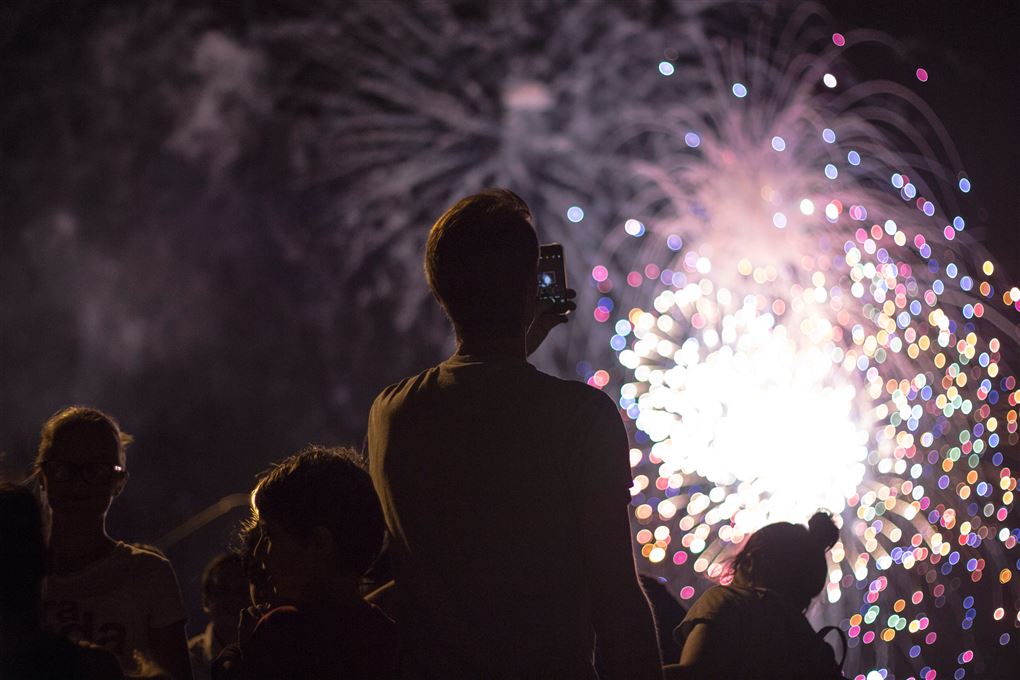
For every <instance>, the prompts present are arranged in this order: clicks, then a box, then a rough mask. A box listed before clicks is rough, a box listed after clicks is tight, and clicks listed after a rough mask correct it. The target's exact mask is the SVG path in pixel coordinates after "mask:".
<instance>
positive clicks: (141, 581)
mask: <svg viewBox="0 0 1020 680" xmlns="http://www.w3.org/2000/svg"><path fill="white" fill-rule="evenodd" d="M185 618H186V616H185V613H184V605H183V604H182V603H181V592H180V589H179V588H178V587H177V577H176V576H175V575H174V570H173V567H172V566H170V562H169V561H168V560H167V559H166V558H165V557H163V556H162V555H158V554H156V553H155V552H152V551H150V550H147V549H144V548H141V547H138V546H134V545H130V544H127V543H123V542H120V541H118V542H117V544H116V545H115V546H114V548H113V550H112V551H111V552H110V554H109V555H107V556H106V557H104V558H103V559H101V560H99V561H97V562H94V563H93V564H90V565H89V566H87V567H86V568H84V569H82V570H81V571H79V572H77V573H74V574H70V575H63V576H56V575H54V576H50V577H48V578H47V579H46V583H45V585H44V589H43V625H44V626H45V627H46V628H47V629H48V630H50V631H52V632H54V633H57V634H59V635H66V636H67V637H69V638H70V639H72V640H84V641H86V642H91V643H92V644H95V645H97V646H99V647H102V648H104V649H107V650H109V651H111V652H113V653H114V654H115V655H116V657H117V660H118V661H119V662H120V664H121V667H122V668H124V670H125V672H131V671H133V670H134V669H135V661H134V659H133V654H134V652H135V651H136V650H137V651H139V652H141V653H142V654H143V655H144V656H145V657H147V658H151V653H150V647H149V629H150V628H162V627H164V626H169V625H171V624H174V623H180V622H181V621H184V620H185Z"/></svg>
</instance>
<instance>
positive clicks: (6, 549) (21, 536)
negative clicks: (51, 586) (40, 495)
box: [0, 482, 46, 612]
mask: <svg viewBox="0 0 1020 680" xmlns="http://www.w3.org/2000/svg"><path fill="white" fill-rule="evenodd" d="M0 554H2V555H3V559H0V610H2V611H7V612H16V611H24V610H26V609H28V608H30V607H32V606H34V605H35V604H38V600H39V597H40V596H41V590H40V588H41V587H42V579H43V575H44V573H45V571H46V541H45V538H44V537H43V522H42V511H41V510H40V508H39V501H38V500H37V499H36V497H35V495H34V494H33V493H32V492H31V491H30V490H29V489H28V488H26V487H25V486H22V485H20V484H12V483H10V482H0Z"/></svg>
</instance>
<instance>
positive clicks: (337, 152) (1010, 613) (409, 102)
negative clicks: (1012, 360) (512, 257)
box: [259, 0, 1020, 680]
mask: <svg viewBox="0 0 1020 680" xmlns="http://www.w3.org/2000/svg"><path fill="white" fill-rule="evenodd" d="M476 5H477V4H476V3H459V2H432V3H422V4H420V5H416V6H414V7H413V8H411V7H409V6H406V5H403V4H398V3H390V2H355V3H348V4H346V5H344V6H343V7H342V8H340V9H337V10H335V11H332V12H333V13H330V12H325V13H323V12H318V13H316V16H315V18H314V20H309V21H301V20H293V21H290V22H285V23H283V24H278V25H275V26H274V27H272V28H271V29H268V30H266V31H264V32H263V33H262V34H261V35H260V36H259V39H260V40H261V41H262V42H263V43H264V44H265V45H267V46H268V48H267V49H269V50H270V52H272V51H274V50H275V51H283V52H285V53H287V54H288V55H289V59H290V63H293V64H295V77H293V78H291V79H289V80H288V81H287V82H288V83H290V85H289V86H288V89H287V91H286V92H285V93H284V96H283V100H284V101H285V102H286V103H287V104H286V108H287V109H288V110H289V111H290V112H291V115H292V116H293V118H294V120H295V124H294V129H295V130H297V131H298V133H297V134H296V137H295V139H294V149H295V151H294V158H295V163H296V170H295V173H294V175H295V176H296V177H299V178H301V180H300V182H299V184H301V186H298V187H297V190H298V191H299V192H300V191H305V190H307V191H309V192H311V193H312V194H314V195H316V196H320V197H321V196H323V195H327V196H330V198H329V200H327V201H326V202H325V203H324V205H322V206H316V210H315V212H316V213H317V214H321V215H323V216H325V218H326V220H325V222H326V223H325V224H324V225H323V227H324V229H323V234H322V235H321V236H320V237H318V238H319V240H318V241H315V243H317V244H319V245H320V246H323V245H324V246H325V247H324V248H320V251H321V252H322V253H324V254H326V255H328V256H330V257H332V256H333V255H334V254H338V255H339V257H337V259H336V262H337V264H335V265H334V266H332V267H324V268H322V271H325V272H332V273H335V274H336V276H338V277H339V278H340V279H341V280H344V281H346V282H348V284H349V286H348V287H349V288H353V289H354V290H355V292H356V293H357V291H362V292H364V296H362V295H361V294H360V293H357V294H356V299H362V297H364V299H366V300H371V301H372V304H383V305H384V306H385V305H389V306H390V307H392V308H393V309H395V310H396V316H397V317H399V319H400V321H399V323H398V324H397V328H396V330H397V331H398V332H405V333H410V329H412V328H413V329H416V330H415V331H414V333H415V339H416V340H418V339H419V337H420V329H421V325H422V324H421V321H422V319H421V314H422V310H424V309H427V308H431V303H430V302H428V301H427V299H426V291H425V290H424V288H423V287H420V286H419V287H417V288H415V287H413V286H411V285H410V284H409V283H408V282H410V281H417V280H419V279H420V273H419V267H420V265H419V259H418V257H417V254H418V253H419V252H420V250H421V244H422V242H423V240H424V235H425V232H426V229H427V226H428V224H429V223H430V222H431V220H432V219H434V218H435V216H436V215H438V214H440V213H441V211H442V210H443V209H444V208H445V207H446V206H447V205H449V204H450V203H452V202H453V200H455V199H456V198H457V197H459V196H462V195H464V194H466V193H469V192H471V191H473V190H476V189H478V188H481V187H483V186H486V185H491V184H504V185H507V186H510V187H512V188H514V189H515V190H517V191H518V192H519V193H521V194H522V195H523V196H524V197H525V198H526V199H527V200H528V201H529V203H531V205H532V207H533V210H534V212H535V215H536V218H537V222H538V224H539V229H540V231H541V232H542V234H543V238H544V240H558V241H560V242H562V243H564V245H565V248H566V251H567V253H568V262H569V266H570V276H571V278H572V279H573V281H574V282H575V286H576V287H578V288H579V289H580V308H581V309H582V310H585V309H587V310H590V312H591V314H590V316H589V315H588V314H587V313H585V314H583V315H580V314H579V317H580V318H578V319H577V320H576V321H575V322H573V323H572V324H570V329H569V332H567V333H563V334H561V335H562V336H563V337H560V338H558V339H557V340H555V341H554V344H555V347H554V351H553V352H552V353H551V356H552V360H553V362H554V363H555V364H556V365H557V367H558V368H559V369H560V371H561V372H566V371H568V370H569V371H575V370H576V372H577V373H578V374H579V375H580V377H581V378H582V379H584V380H587V381H588V382H589V383H590V384H592V385H594V386H596V387H599V388H603V389H606V390H608V391H611V392H612V393H614V396H618V398H619V403H620V407H621V410H622V411H623V412H625V413H626V415H627V417H628V419H629V421H630V422H631V423H632V425H633V427H632V432H633V449H632V450H631V461H632V464H633V468H634V486H633V488H632V493H633V513H634V527H635V538H636V550H637V551H638V552H639V554H640V556H641V558H640V559H641V564H642V567H643V568H645V569H649V570H653V571H656V572H658V573H660V574H662V575H663V576H664V577H666V578H668V579H669V581H670V582H671V584H672V585H673V587H674V589H675V590H676V591H677V592H679V593H680V595H681V597H683V598H685V599H690V598H691V597H693V596H695V595H696V594H697V593H699V592H700V591H701V590H702V589H703V588H704V587H705V586H706V585H708V584H710V583H711V582H712V580H718V579H721V578H725V564H726V560H727V559H728V558H729V557H730V556H732V554H733V553H734V551H735V550H736V549H737V548H738V547H739V545H740V544H741V543H742V541H743V540H744V539H745V538H746V536H747V535H748V534H749V533H751V532H753V531H754V530H755V529H757V528H759V527H761V526H762V525H764V524H766V523H768V522H771V521H776V520H792V521H805V520H806V519H807V518H808V517H809V516H810V515H811V514H812V513H813V512H814V511H815V510H816V509H817V508H819V507H823V508H827V509H829V510H831V511H833V512H834V513H836V514H837V515H838V516H839V517H840V520H841V522H842V524H843V529H842V540H841V542H840V543H838V544H837V545H836V547H835V548H834V549H833V551H832V553H831V561H830V571H829V582H828V584H827V586H826V595H825V597H824V598H822V601H821V602H819V603H817V604H816V605H815V607H814V608H813V609H812V611H811V616H812V617H813V618H814V619H815V620H816V621H817V622H826V623H835V624H837V625H839V626H841V628H842V629H843V630H844V631H846V632H847V634H848V636H849V639H850V644H851V647H852V649H851V656H850V659H849V661H848V666H847V668H848V669H853V672H854V673H857V672H859V673H860V676H858V677H860V678H864V677H867V678H869V680H873V679H874V678H875V677H885V678H887V679H888V678H908V677H914V678H926V679H928V678H931V677H935V674H936V673H937V674H938V677H944V676H945V675H947V674H949V675H956V674H958V673H959V672H964V673H965V672H966V671H967V670H968V669H972V670H973V672H979V673H980V672H983V671H982V670H979V669H987V667H988V666H987V664H989V663H990V661H989V659H991V658H992V657H993V656H994V654H995V650H996V649H998V648H999V646H1000V645H1014V644H1015V637H1016V633H1015V631H1014V630H1013V629H1014V627H1015V626H1016V625H1017V609H1018V600H1017V590H1016V584H1017V579H1015V578H1014V574H1015V572H1016V569H1017V565H1016V555H1017V551H1016V543H1017V540H1018V539H1020V530H1018V529H1017V523H1016V521H1015V511H1013V510H1012V508H1013V507H1014V493H1015V487H1016V475H1015V473H1014V471H1013V470H1012V469H1011V468H1010V467H1009V466H1010V464H1011V463H1009V460H1008V458H1009V456H1010V455H1011V454H1010V451H1011V450H1013V451H1015V446H1016V441H1017V432H1016V430H1017V424H1016V418H1017V414H1016V411H1017V409H1016V405H1017V404H1016V402H1017V399H1018V391H1017V386H1016V381H1015V379H1014V378H1013V376H1012V375H1009V371H1008V370H1007V368H1006V366H1005V364H1004V360H1005V358H1006V357H1009V356H1015V352H1016V347H1017V334H1016V321H1015V320H1016V310H1017V309H1020V290H1017V289H1016V288H1009V287H1008V286H1004V285H1003V281H1002V279H1001V273H997V272H996V271H995V267H994V263H993V262H992V260H991V258H990V257H989V256H988V254H987V253H985V252H983V251H982V249H981V248H980V246H979V244H977V243H975V242H974V241H973V240H972V239H970V238H969V237H968V232H967V231H966V219H965V217H964V216H963V211H962V209H961V207H960V205H961V204H963V203H965V200H964V199H963V198H962V195H963V194H965V193H966V192H967V191H969V188H970V185H969V179H968V178H967V177H966V175H965V174H962V172H961V170H962V168H961V164H960V161H959V159H958V158H957V156H956V153H955V151H954V150H953V146H952V144H951V142H950V141H949V138H948V135H947V134H946V132H945V131H944V130H943V129H942V126H941V124H940V123H939V122H938V119H937V117H935V115H934V114H933V113H932V112H931V111H930V110H929V109H928V108H927V106H926V105H925V104H924V102H923V101H922V100H921V99H920V98H919V97H917V96H916V94H914V93H913V91H912V90H911V89H910V88H909V87H906V86H905V85H904V84H903V83H902V82H897V81H902V80H903V79H902V78H893V79H891V80H890V81H888V82H871V81H865V82H855V80H854V77H853V73H852V70H851V69H849V68H848V67H847V66H846V64H845V52H846V51H847V50H852V49H853V48H854V47H855V46H858V45H861V44H864V43H867V42H875V41H878V42H881V37H880V36H878V35H877V34H875V33H873V32H868V31H861V32H856V33H847V34H846V35H842V34H838V33H836V34H833V33H832V30H831V26H829V23H828V21H827V19H826V17H825V16H824V15H823V14H822V13H820V12H819V11H818V10H817V8H816V7H813V6H802V5H798V6H797V7H795V8H792V9H790V11H785V10H784V11H776V10H775V8H773V7H772V6H771V5H768V6H762V7H757V6H755V7H750V6H748V5H744V4H739V5H729V4H718V3H712V4H708V3H688V2H679V3H675V4H674V5H673V6H669V5H665V4H663V3H656V2H648V3H633V4H626V5H624V4H619V5H615V4H614V5H605V4H602V3H574V4H570V5H568V4H566V3H563V4H560V3H554V2H542V1H537V0H536V1H535V2H525V3H511V4H507V5H502V4H501V5H499V6H500V8H501V11H499V12H493V11H491V9H486V8H484V7H479V6H476ZM777 17H778V18H777ZM826 29H828V30H826ZM295 55H296V56H295ZM911 75H913V74H912V73H911ZM916 77H918V78H921V77H922V74H921V73H918V74H917V76H916ZM923 77H927V74H924V75H923ZM946 168H949V170H946ZM323 187H329V188H330V191H327V192H323V190H322V189H323ZM320 208H321V209H320ZM337 225H340V226H337ZM408 225H413V226H412V227H411V228H409V226H408ZM576 282H583V285H579V284H577V283H576ZM345 294H347V293H345ZM391 298H392V299H393V303H392V304H390V303H388V302H386V301H387V300H389V299H391ZM330 304H332V303H330ZM434 326H435V327H436V328H438V325H434ZM568 348H569V350H570V351H569V352H568V351H567V350H568ZM579 357H584V360H582V361H580V362H578V361H577V360H578V358H579ZM1013 457H1014V459H1015V454H1013ZM1013 464H1014V465H1015V462H1014V463H1013ZM978 633H980V635H979V634H978ZM875 674H877V675H875Z"/></svg>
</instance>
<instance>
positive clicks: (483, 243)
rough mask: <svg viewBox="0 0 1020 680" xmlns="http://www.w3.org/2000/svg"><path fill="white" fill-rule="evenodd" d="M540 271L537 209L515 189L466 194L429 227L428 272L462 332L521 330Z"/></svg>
mask: <svg viewBox="0 0 1020 680" xmlns="http://www.w3.org/2000/svg"><path fill="white" fill-rule="evenodd" d="M537 271H538V236H537V235H536V234H535V227H534V226H533V224H532V221H531V211H530V210H529V209H528V204H527V203H525V202H524V200H523V199H522V198H521V197H520V196H518V195H517V194H515V193H514V192H512V191H510V190H509V189H499V188H495V189H487V190H485V191H482V192H480V193H477V194H474V195H471V196H468V197H466V198H462V199H461V200H459V201H457V203H455V204H454V205H453V206H452V207H451V208H450V209H448V210H447V211H446V212H445V213H443V215H442V217H440V218H439V219H438V220H436V223H435V224H434V225H433V226H432V229H431V230H430V231H429V236H428V242H427V244H426V248H425V277H426V279H428V283H429V287H430V288H431V289H432V294H433V295H434V296H435V297H436V299H437V300H438V301H439V303H440V305H442V307H443V309H444V311H445V312H446V315H447V316H448V317H449V318H450V321H451V322H452V323H453V325H454V328H455V329H456V330H457V331H458V332H460V331H462V330H495V331H517V330H519V327H520V325H521V323H522V320H523V318H524V305H525V301H526V298H525V295H524V290H525V286H526V285H527V283H528V280H529V278H530V279H535V280H536V281H537Z"/></svg>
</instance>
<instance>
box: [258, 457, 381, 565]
mask: <svg viewBox="0 0 1020 680" xmlns="http://www.w3.org/2000/svg"><path fill="white" fill-rule="evenodd" d="M252 505H253V506H254V509H255V511H256V512H257V513H258V515H259V516H260V517H265V518H267V519H269V520H271V521H273V522H276V523H278V524H280V525H282V526H283V528H284V529H286V530H287V531H289V532H291V533H293V534H295V535H297V536H302V537H304V536H307V535H308V534H309V533H310V532H311V531H312V530H313V529H315V528H316V527H325V528H326V529H328V530H329V532H330V534H332V536H333V540H334V541H335V542H336V545H337V546H338V548H339V552H340V554H341V560H342V563H341V564H340V565H338V567H339V568H341V569H342V570H344V571H349V572H354V573H356V574H358V575H359V576H360V575H361V574H364V573H365V572H366V571H368V569H369V567H371V566H372V563H373V562H374V561H375V560H376V558H377V557H378V556H379V552H380V551H381V550H382V545H383V535H384V531H385V522H384V520H383V514H382V507H381V506H380V504H379V498H378V496H376V493H375V488H374V487H373V486H372V479H371V477H369V474H368V471H367V470H366V469H365V465H364V463H363V461H362V459H361V456H360V454H358V452H356V451H355V450H353V449H349V448H339V447H338V448H328V447H324V446H308V447H306V448H305V449H303V450H302V451H300V452H299V453H297V454H295V455H293V456H291V457H289V458H287V459H286V460H284V461H283V462H281V463H278V464H277V465H275V466H274V467H273V468H272V469H271V470H269V472H267V473H266V474H265V475H264V476H263V477H262V478H261V479H260V480H259V482H258V484H257V485H256V486H255V490H254V491H252Z"/></svg>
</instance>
